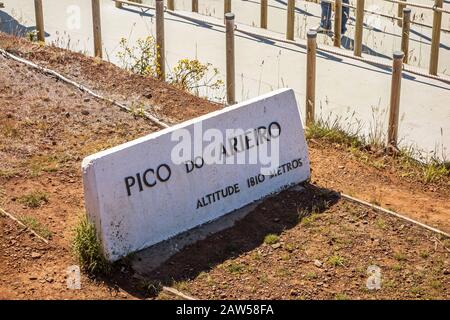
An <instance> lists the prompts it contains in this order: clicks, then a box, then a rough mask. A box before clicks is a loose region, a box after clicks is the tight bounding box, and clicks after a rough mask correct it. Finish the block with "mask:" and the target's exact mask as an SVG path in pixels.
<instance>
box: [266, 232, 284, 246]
mask: <svg viewBox="0 0 450 320" xmlns="http://www.w3.org/2000/svg"><path fill="white" fill-rule="evenodd" d="M279 240H280V238H279V237H278V236H277V235H276V234H273V233H269V234H268V235H266V236H265V237H264V243H265V244H268V245H271V244H275V243H277V242H278V241H279Z"/></svg>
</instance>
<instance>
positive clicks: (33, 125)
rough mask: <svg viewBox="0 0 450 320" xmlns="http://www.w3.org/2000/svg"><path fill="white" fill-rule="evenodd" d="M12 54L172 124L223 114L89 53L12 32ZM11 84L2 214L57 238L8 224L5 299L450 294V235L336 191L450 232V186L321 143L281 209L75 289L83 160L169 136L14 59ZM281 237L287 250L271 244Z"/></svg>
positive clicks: (7, 71) (1, 246)
mask: <svg viewBox="0 0 450 320" xmlns="http://www.w3.org/2000/svg"><path fill="white" fill-rule="evenodd" d="M0 47H1V48H4V49H7V50H9V51H10V52H11V53H14V54H16V55H19V56H22V57H24V58H26V59H29V60H31V61H33V62H36V63H38V64H40V65H43V66H47V67H51V68H52V69H55V70H57V71H59V72H62V73H64V74H65V75H67V76H69V77H70V78H71V79H74V80H77V81H79V82H81V83H83V84H85V85H87V86H89V87H90V88H92V89H94V90H96V91H98V92H101V93H102V94H104V95H107V96H108V97H112V98H114V99H117V100H118V101H121V102H124V103H127V104H128V105H132V104H133V103H143V104H144V105H145V106H146V109H147V110H149V111H150V112H152V113H153V114H155V115H156V116H157V117H159V118H161V119H163V120H165V121H166V122H169V123H176V122H180V121H182V120H186V119H189V118H192V117H195V116H199V115H201V114H205V113H207V112H210V111H213V110H216V109H217V108H220V106H218V105H215V104H212V103H209V102H207V101H205V100H203V99H200V98H197V97H194V96H191V95H189V94H186V93H184V92H182V91H179V90H177V89H176V88H173V87H171V86H168V85H166V84H164V83H162V82H159V81H157V80H154V79H151V78H142V77H139V76H136V75H131V74H129V73H128V72H126V71H124V70H121V69H119V68H117V67H115V66H113V65H111V64H109V63H106V62H102V61H100V60H97V59H92V58H87V57H85V56H83V55H81V54H77V53H72V52H67V51H64V50H60V49H56V48H50V47H45V46H41V45H39V44H34V43H30V42H28V41H24V40H18V39H15V38H11V37H9V36H6V35H2V34H0ZM0 84H1V85H0V208H2V209H4V210H6V211H7V212H9V213H11V214H13V215H15V216H16V217H21V218H23V219H28V220H31V221H35V222H36V223H38V227H39V229H40V231H41V233H42V234H46V235H47V236H48V238H49V239H50V240H49V244H45V243H44V242H42V241H41V240H40V239H38V238H36V237H34V236H32V234H30V233H29V232H28V231H27V230H23V228H21V227H20V226H19V225H18V224H17V223H15V222H14V221H12V220H10V219H9V218H7V217H4V216H0V224H1V227H0V257H1V262H0V298H1V299H9V298H13V299H39V298H42V299H75V298H79V299H117V298H120V299H133V298H172V297H171V296H167V294H166V293H161V292H159V287H158V284H159V283H163V284H165V285H170V286H174V287H176V288H178V289H179V290H181V291H183V292H187V293H190V294H192V295H194V296H196V297H199V298H219V299H225V298H226V299H229V298H258V299H259V298H261V299H262V298H283V299H298V298H305V299H329V298H332V299H333V298H337V299H345V298H351V299H357V298H386V299H390V298H395V299H398V298H411V299H414V298H433V299H435V298H443V299H449V298H450V285H449V284H450V281H449V280H450V252H449V248H450V241H449V240H448V239H443V238H440V237H438V236H437V235H436V234H433V233H431V232H429V231H426V230H424V229H423V228H420V227H417V226H413V225H410V224H409V223H405V222H403V221H401V220H398V219H395V218H392V217H390V216H386V215H382V214H379V213H375V212H374V211H372V210H368V209H367V208H366V207H361V206H357V205H354V204H351V203H349V202H346V201H343V200H341V199H339V198H338V197H337V195H336V191H339V192H340V191H342V192H345V193H348V194H350V195H353V196H355V197H359V198H362V199H364V200H367V201H370V202H372V203H377V204H380V205H382V206H384V207H387V208H390V209H392V210H394V211H398V212H400V213H403V214H405V215H409V216H411V217H412V218H415V219H417V220H419V221H421V222H424V223H428V224H430V225H432V226H435V227H438V228H441V229H442V230H445V231H447V232H449V231H450V201H449V199H450V191H449V190H450V185H449V182H448V179H445V180H444V181H440V182H437V183H428V184H425V183H423V182H421V181H420V180H419V179H415V178H411V177H408V178H405V177H403V175H402V174H400V173H399V172H400V170H397V168H396V166H395V163H392V165H388V166H386V167H384V168H382V169H379V168H374V167H373V166H371V165H370V164H367V163H364V162H362V161H361V160H360V159H358V158H357V157H355V156H354V154H352V153H350V152H348V151H347V150H346V149H345V148H343V147H340V146H335V145H331V144H329V143H327V142H324V141H312V142H310V143H309V149H310V154H311V162H312V180H311V184H309V185H307V187H306V189H305V190H304V191H302V192H294V191H286V192H284V193H282V194H280V195H278V196H276V197H273V198H270V199H267V200H266V201H264V202H263V203H262V204H261V205H259V206H258V208H257V209H256V210H255V211H254V212H252V213H251V214H249V216H247V217H246V218H245V219H243V220H242V221H240V222H239V223H238V224H237V225H236V226H235V227H233V228H231V229H229V230H225V231H223V232H220V233H218V234H216V235H214V236H212V237H210V238H208V239H206V240H204V241H201V242H198V243H197V244H194V245H192V246H190V247H188V248H187V249H186V250H183V251H182V252H181V253H179V254H178V255H176V256H174V257H173V258H172V259H170V260H169V261H168V262H167V263H165V264H164V266H162V267H161V268H160V269H158V270H156V271H155V272H154V273H153V274H152V275H150V277H148V279H145V280H143V279H142V278H141V277H139V276H137V275H135V274H134V272H133V270H132V269H130V266H129V264H128V263H127V262H126V261H123V262H121V263H118V264H117V265H116V266H115V268H114V273H113V275H111V276H108V277H96V278H90V277H88V276H86V275H85V274H83V275H82V289H81V290H69V289H68V288H67V286H66V270H67V268H68V267H69V266H71V265H74V264H76V260H75V259H74V257H73V255H72V253H71V246H70V244H71V240H72V238H73V229H74V227H75V225H76V223H77V221H78V219H79V216H80V214H82V213H83V210H84V205H83V191H82V181H81V170H80V165H81V160H82V159H83V158H84V157H85V156H87V155H89V154H92V153H94V152H96V151H99V150H103V149H106V148H108V147H111V146H114V145H117V144H120V143H122V142H125V141H129V140H132V139H134V138H136V137H140V136H143V135H145V134H148V133H151V132H154V131H156V130H159V128H157V127H156V126H155V125H153V124H152V123H150V122H149V121H146V120H144V119H142V118H140V117H135V116H133V115H132V114H131V113H127V112H123V111H120V110H119V109H118V108H117V107H115V106H112V105H110V104H107V103H104V102H101V101H98V100H96V99H93V98H92V97H90V96H88V95H86V94H84V93H82V92H80V91H79V90H77V89H75V88H73V87H71V86H68V85H66V84H63V83H61V82H59V81H57V80H56V79H54V78H51V77H49V76H46V75H43V74H40V73H38V72H36V71H34V70H32V69H29V68H27V67H25V66H24V65H22V64H19V63H16V62H13V61H11V60H8V59H5V58H4V57H2V56H0ZM37 194H38V195H43V196H42V197H41V198H40V200H39V199H38V201H37V203H30V201H27V199H29V198H30V197H29V196H30V195H34V198H36V195H37ZM304 216H305V217H304ZM308 216H309V218H308ZM248 230H251V232H248ZM268 234H274V235H275V236H273V238H275V239H274V240H273V241H274V242H273V243H270V244H267V243H265V241H264V239H265V237H266V236H267V235H268ZM266 242H267V241H266ZM370 265H376V266H378V267H380V268H381V279H382V289H380V290H375V291H369V290H367V289H366V287H365V284H366V280H367V277H368V275H367V268H368V267H369V266H370Z"/></svg>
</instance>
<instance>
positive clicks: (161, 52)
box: [156, 0, 166, 81]
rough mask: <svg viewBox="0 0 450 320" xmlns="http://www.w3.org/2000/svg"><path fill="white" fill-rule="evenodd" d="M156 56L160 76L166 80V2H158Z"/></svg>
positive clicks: (162, 0)
mask: <svg viewBox="0 0 450 320" xmlns="http://www.w3.org/2000/svg"><path fill="white" fill-rule="evenodd" d="M156 54H157V59H158V68H159V70H158V76H159V79H161V80H162V81H165V80H166V64H165V49H164V0H156Z"/></svg>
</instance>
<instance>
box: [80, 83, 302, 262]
mask: <svg viewBox="0 0 450 320" xmlns="http://www.w3.org/2000/svg"><path fill="white" fill-rule="evenodd" d="M82 169H83V183H84V195H85V203H86V210H87V212H88V215H89V218H90V220H91V221H92V222H94V224H95V226H96V228H97V231H98V234H99V236H100V239H101V242H102V246H103V251H104V254H105V256H106V257H107V259H108V260H110V261H115V260H117V259H119V258H121V257H123V256H125V255H127V254H128V253H130V252H133V251H137V250H140V249H143V248H146V247H148V246H151V245H153V244H156V243H158V242H160V241H163V240H166V239H169V238H170V237H173V236H175V235H177V234H179V233H181V232H183V231H187V230H189V229H192V228H194V227H196V226H199V225H201V224H204V223H206V222H208V221H212V220H214V219H217V218H219V217H221V216H223V215H225V214H227V213H230V212H232V211H234V210H236V209H239V208H241V207H243V206H245V205H247V204H250V203H252V202H254V201H257V200H259V199H261V198H263V197H265V196H267V195H269V194H271V193H275V192H278V191H281V190H282V189H284V188H287V187H289V186H291V185H293V184H296V183H299V182H302V181H305V180H306V179H308V178H309V176H310V165H309V159H308V150H307V146H306V141H305V137H304V132H303V127H302V123H301V117H300V111H299V109H298V107H297V103H296V100H295V96H294V92H293V91H292V90H291V89H283V90H278V91H275V92H272V93H270V94H267V95H264V96H261V97H258V98H256V99H252V100H249V101H246V102H243V103H240V104H237V105H235V106H232V107H227V108H225V109H223V110H220V111H216V112H213V113H210V114H207V115H205V116H202V117H199V118H196V119H193V120H190V121H187V122H184V123H181V124H179V125H175V126H173V127H171V128H168V129H164V130H162V131H159V132H155V133H152V134H150V135H147V136H145V137H142V138H139V139H137V140H134V141H130V142H127V143H125V144H122V145H119V146H116V147H113V148H111V149H108V150H105V151H102V152H99V153H96V154H94V155H91V156H89V157H87V158H85V159H84V160H83V164H82Z"/></svg>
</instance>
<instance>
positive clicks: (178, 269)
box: [106, 184, 339, 298]
mask: <svg viewBox="0 0 450 320" xmlns="http://www.w3.org/2000/svg"><path fill="white" fill-rule="evenodd" d="M338 200H339V194H338V193H337V192H335V191H332V190H329V189H323V188H320V187H317V186H314V185H311V184H305V185H304V188H299V187H296V188H291V189H289V190H286V191H283V192H281V193H280V194H278V195H276V196H273V197H269V198H267V199H265V200H264V201H262V202H261V203H259V204H258V205H257V206H256V208H254V210H252V211H251V212H250V213H248V214H247V215H246V216H245V217H243V218H242V219H241V220H239V221H237V222H236V223H235V225H234V226H233V227H231V228H228V229H225V230H223V231H220V232H217V233H214V234H212V235H210V236H209V237H207V238H206V239H204V240H200V241H198V242H196V243H193V244H191V245H188V246H186V247H185V248H184V249H183V250H181V251H180V252H178V253H175V254H174V255H173V256H172V257H170V258H169V259H168V260H166V261H165V262H163V263H162V264H161V265H160V266H159V267H157V268H156V269H153V270H149V271H148V272H145V273H144V274H139V275H134V276H130V277H131V278H132V279H130V277H128V278H126V277H121V279H117V278H116V279H114V282H115V284H114V286H118V287H120V288H121V289H122V290H125V291H127V292H129V293H130V294H132V295H134V296H135V297H138V298H144V297H148V296H150V297H152V296H153V297H154V296H157V295H158V293H159V292H160V291H161V289H162V286H173V285H174V283H176V282H179V281H186V280H190V279H194V278H196V277H197V276H198V275H199V274H200V273H201V272H208V271H209V270H211V269H212V268H213V267H214V266H216V265H219V264H222V263H224V262H225V261H227V260H229V259H233V258H235V257H238V256H239V255H241V254H243V253H245V252H249V251H251V250H253V249H255V248H257V247H259V246H261V245H263V244H264V238H265V236H266V235H268V234H277V235H279V234H281V233H282V232H283V231H285V230H289V229H291V228H294V227H296V226H297V225H298V224H299V223H300V221H301V219H302V217H305V216H308V215H310V214H311V213H313V212H314V213H322V212H324V211H325V210H326V209H327V208H329V207H330V206H332V205H334V204H336V203H337V202H338ZM133 259H136V257H134V258H133ZM127 263H129V261H128V262H127V261H125V262H124V261H122V262H119V264H122V268H123V266H125V265H127ZM130 273H132V272H130ZM109 281H110V280H109ZM106 282H107V283H108V281H106ZM109 283H111V281H110V282H109ZM111 285H112V284H111Z"/></svg>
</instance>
